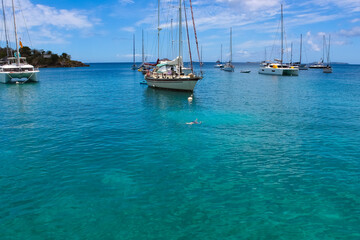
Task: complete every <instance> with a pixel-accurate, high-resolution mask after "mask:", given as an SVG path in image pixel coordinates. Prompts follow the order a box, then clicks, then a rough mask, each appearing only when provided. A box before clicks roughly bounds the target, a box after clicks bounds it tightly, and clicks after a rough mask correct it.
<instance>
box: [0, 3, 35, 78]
mask: <svg viewBox="0 0 360 240" xmlns="http://www.w3.org/2000/svg"><path fill="white" fill-rule="evenodd" d="M2 6H3V13H4V14H3V15H4V27H5V28H4V29H5V31H6V23H5V9H4V1H3V0H2ZM12 11H13V17H14V31H15V42H16V53H15V54H14V57H8V58H7V61H6V63H5V64H4V65H2V66H1V67H0V82H1V83H13V82H21V83H25V82H37V81H38V73H39V69H37V68H34V66H33V65H30V64H28V63H27V62H26V58H25V57H21V56H20V51H19V42H18V35H17V29H16V18H15V7H14V0H12ZM5 36H6V38H7V34H6V33H5ZM7 42H8V41H7ZM20 45H22V43H21V42H20ZM7 49H9V46H7Z"/></svg>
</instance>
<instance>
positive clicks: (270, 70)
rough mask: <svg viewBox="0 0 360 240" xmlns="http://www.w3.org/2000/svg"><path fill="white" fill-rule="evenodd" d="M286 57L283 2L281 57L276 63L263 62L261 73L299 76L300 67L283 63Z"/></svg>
mask: <svg viewBox="0 0 360 240" xmlns="http://www.w3.org/2000/svg"><path fill="white" fill-rule="evenodd" d="M283 59H284V15H283V5H282V4H281V59H275V63H269V62H262V63H261V65H260V69H259V74H267V75H279V76H284V75H286V76H298V75H299V69H298V68H296V67H294V66H289V65H287V64H284V63H283Z"/></svg>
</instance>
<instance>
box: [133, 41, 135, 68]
mask: <svg viewBox="0 0 360 240" xmlns="http://www.w3.org/2000/svg"><path fill="white" fill-rule="evenodd" d="M133 62H134V65H133V66H135V34H133Z"/></svg>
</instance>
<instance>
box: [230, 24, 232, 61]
mask: <svg viewBox="0 0 360 240" xmlns="http://www.w3.org/2000/svg"><path fill="white" fill-rule="evenodd" d="M230 62H232V28H230Z"/></svg>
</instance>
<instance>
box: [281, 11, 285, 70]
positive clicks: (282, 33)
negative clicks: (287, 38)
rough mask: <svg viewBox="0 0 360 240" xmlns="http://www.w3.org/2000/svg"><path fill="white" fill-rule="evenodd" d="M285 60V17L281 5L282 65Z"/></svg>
mask: <svg viewBox="0 0 360 240" xmlns="http://www.w3.org/2000/svg"><path fill="white" fill-rule="evenodd" d="M283 60H284V16H283V5H282V4H281V62H280V63H281V65H282V63H283Z"/></svg>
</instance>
